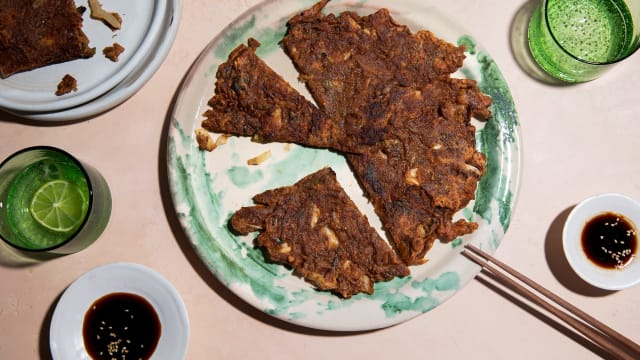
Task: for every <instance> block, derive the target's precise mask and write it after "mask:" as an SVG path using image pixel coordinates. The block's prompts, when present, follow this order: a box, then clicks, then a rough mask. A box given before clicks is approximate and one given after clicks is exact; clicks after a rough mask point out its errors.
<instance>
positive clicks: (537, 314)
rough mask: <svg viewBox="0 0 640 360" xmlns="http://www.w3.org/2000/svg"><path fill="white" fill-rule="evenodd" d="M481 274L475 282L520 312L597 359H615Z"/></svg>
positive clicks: (494, 279)
mask: <svg viewBox="0 0 640 360" xmlns="http://www.w3.org/2000/svg"><path fill="white" fill-rule="evenodd" d="M481 274H482V275H483V276H476V280H477V281H478V282H480V283H481V284H483V285H484V286H486V287H487V288H489V289H491V290H492V291H494V292H495V293H496V294H498V295H500V296H502V297H503V298H505V299H506V300H508V301H509V302H511V303H512V304H515V305H516V306H518V307H519V308H521V309H522V310H524V311H526V312H527V313H529V314H530V315H531V316H533V317H535V318H536V319H538V320H540V321H541V322H543V323H545V324H547V325H548V326H549V327H551V328H552V329H554V330H556V331H558V332H559V333H561V334H562V335H564V336H566V337H568V338H569V339H571V340H573V341H574V342H576V343H577V344H579V345H580V346H583V347H584V348H586V349H588V350H589V351H591V352H592V353H594V354H595V355H597V356H598V357H600V358H602V359H606V360H613V359H616V357H615V356H613V355H611V354H610V353H609V352H607V351H606V350H604V349H603V348H601V347H599V346H598V345H596V344H594V343H593V342H591V341H590V340H588V339H587V338H585V337H584V336H582V335H581V334H579V333H578V332H576V331H575V330H573V328H571V327H570V326H567V325H564V323H562V322H560V321H559V320H556V318H554V317H552V316H550V315H548V314H547V313H546V312H544V311H542V310H540V308H538V307H536V306H534V305H532V304H531V303H530V302H528V301H525V300H523V298H522V297H520V296H517V295H514V293H513V292H511V291H509V290H507V289H505V287H504V286H503V285H500V284H501V280H499V279H497V278H496V277H495V276H494V275H493V274H492V273H491V272H489V271H486V270H482V271H481Z"/></svg>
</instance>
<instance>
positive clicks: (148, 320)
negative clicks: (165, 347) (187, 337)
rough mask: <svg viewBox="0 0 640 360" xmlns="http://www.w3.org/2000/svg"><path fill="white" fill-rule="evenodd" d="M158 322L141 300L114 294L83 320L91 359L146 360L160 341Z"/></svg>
mask: <svg viewBox="0 0 640 360" xmlns="http://www.w3.org/2000/svg"><path fill="white" fill-rule="evenodd" d="M160 333H161V325H160V319H159V318H158V315H157V313H156V311H155V309H154V308H153V306H152V305H151V304H150V303H149V302H148V301H147V300H146V299H145V298H143V297H142V296H139V295H136V294H132V293H124V292H116V293H111V294H107V295H105V296H103V297H101V298H99V299H98V300H96V301H95V302H94V303H93V304H91V306H90V307H89V309H88V310H87V312H86V314H85V316H84V322H83V326H82V336H83V339H84V346H85V349H86V350H87V353H89V356H91V358H92V359H96V360H98V359H113V358H116V359H149V358H150V357H151V355H152V354H153V352H154V350H155V348H156V346H157V345H158V340H159V339H160Z"/></svg>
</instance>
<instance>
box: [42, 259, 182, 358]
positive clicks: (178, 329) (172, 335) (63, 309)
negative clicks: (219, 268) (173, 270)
mask: <svg viewBox="0 0 640 360" xmlns="http://www.w3.org/2000/svg"><path fill="white" fill-rule="evenodd" d="M114 292H126V293H133V294H136V295H139V296H142V297H143V298H145V299H146V300H147V301H148V302H149V303H150V304H151V305H152V306H153V308H154V309H155V310H156V313H157V314H158V317H159V318H160V325H161V334H160V340H159V341H158V345H157V347H156V350H155V351H154V353H153V355H152V357H151V359H152V360H179V359H184V357H185V354H186V352H187V345H188V342H189V319H188V316H187V310H186V308H185V306H184V303H183V301H182V298H181V297H180V295H179V294H178V292H177V291H176V289H175V288H174V287H173V285H171V283H169V282H168V281H167V280H166V279H165V278H164V277H162V275H160V274H158V273H157V272H155V271H153V270H151V269H149V268H147V267H144V266H142V265H138V264H131V263H114V264H108V265H103V266H100V267H98V268H95V269H93V270H91V271H89V272H87V273H86V274H84V275H82V276H81V277H79V278H78V279H77V280H76V281H74V282H73V283H72V284H71V285H70V286H69V287H68V288H67V290H65V292H64V293H63V294H62V297H61V298H60V301H59V302H58V304H57V306H56V308H55V310H54V313H53V317H52V319H51V328H50V333H49V343H50V348H51V355H52V357H53V359H54V360H58V359H61V360H66V359H77V360H90V359H91V358H90V357H89V354H88V353H87V351H86V350H85V347H84V342H83V338H82V324H83V320H84V315H85V313H86V311H87V310H88V309H89V307H90V306H91V304H93V303H94V302H95V301H96V300H98V299H99V298H101V297H103V296H105V295H107V294H110V293H114Z"/></svg>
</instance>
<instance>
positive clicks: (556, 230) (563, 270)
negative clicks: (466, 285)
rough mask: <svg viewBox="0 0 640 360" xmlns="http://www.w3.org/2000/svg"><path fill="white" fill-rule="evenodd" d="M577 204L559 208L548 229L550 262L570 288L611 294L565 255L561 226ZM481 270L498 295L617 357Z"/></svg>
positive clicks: (600, 351)
mask: <svg viewBox="0 0 640 360" xmlns="http://www.w3.org/2000/svg"><path fill="white" fill-rule="evenodd" d="M574 207H575V206H570V207H568V208H567V209H565V210H563V211H562V212H560V213H559V214H558V215H557V216H556V217H555V219H554V220H553V221H552V223H551V225H550V226H549V229H548V230H547V234H546V238H545V243H544V252H545V258H546V261H547V264H548V266H549V268H550V270H551V272H552V273H553V275H554V276H555V277H556V279H557V280H558V281H559V282H560V283H561V284H562V285H563V286H564V287H566V288H567V289H569V290H570V291H573V292H575V293H578V294H581V295H584V296H589V297H600V296H606V295H609V294H611V293H613V292H612V291H608V290H603V289H599V288H596V287H594V286H592V285H591V284H589V283H587V282H586V281H584V280H582V279H581V278H580V277H579V276H578V274H576V273H575V272H574V271H573V269H572V268H571V266H570V265H569V262H568V261H567V259H566V257H565V255H564V251H563V248H562V230H563V227H564V223H565V221H566V220H567V217H568V216H569V214H570V213H571V210H573V208H574ZM481 274H482V276H477V277H476V280H478V281H479V282H480V283H482V284H483V285H485V286H486V287H488V288H490V289H491V290H492V291H494V292H496V293H497V294H498V295H500V296H502V297H503V298H505V299H507V300H508V301H510V302H511V303H513V304H515V305H516V306H518V307H519V308H521V309H523V310H524V311H526V312H528V313H529V314H531V315H532V316H534V317H535V318H537V319H538V320H540V321H542V322H544V323H545V324H547V325H548V326H550V327H551V328H553V329H555V330H556V331H558V332H559V333H561V334H563V335H565V336H567V337H568V338H570V339H571V340H573V341H575V342H576V343H578V344H580V345H581V346H583V347H585V348H587V349H589V350H590V351H591V352H593V353H594V354H596V355H597V356H599V357H601V358H603V359H614V358H615V357H614V356H613V355H611V354H609V353H608V352H607V351H606V350H604V349H602V348H601V347H599V346H598V345H596V344H594V343H593V342H591V341H590V340H588V339H587V338H585V337H584V336H582V335H581V334H579V333H578V332H576V331H575V330H573V328H571V327H570V326H567V325H565V324H564V323H563V322H561V321H560V320H557V319H556V318H555V317H553V316H551V315H549V314H548V313H547V312H545V311H543V310H541V309H540V308H539V307H537V306H535V305H533V304H532V303H531V302H529V301H526V300H524V299H523V298H522V297H521V296H519V295H516V292H517V291H515V290H514V289H512V288H509V287H505V286H504V285H502V281H501V280H500V279H498V278H497V277H496V276H495V275H493V274H492V273H491V272H490V271H486V270H482V271H481ZM525 275H526V274H525Z"/></svg>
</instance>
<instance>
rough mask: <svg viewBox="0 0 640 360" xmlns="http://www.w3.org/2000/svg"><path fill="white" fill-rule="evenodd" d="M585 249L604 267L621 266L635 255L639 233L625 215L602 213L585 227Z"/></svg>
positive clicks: (590, 256)
mask: <svg viewBox="0 0 640 360" xmlns="http://www.w3.org/2000/svg"><path fill="white" fill-rule="evenodd" d="M581 238H582V239H581V240H582V249H583V250H584V253H585V254H586V255H587V257H588V258H589V260H591V262H593V263H594V264H596V265H598V266H600V267H602V268H605V269H622V268H623V267H625V266H626V265H627V264H629V263H630V262H631V260H632V259H633V258H634V257H635V255H636V252H637V249H638V234H637V233H636V229H635V227H634V225H633V223H632V222H631V221H630V220H628V219H627V218H625V217H624V216H623V215H620V214H616V213H613V212H606V213H602V214H600V215H598V216H596V217H594V218H592V219H591V220H589V221H588V222H587V224H586V225H585V227H584V228H583V230H582V236H581Z"/></svg>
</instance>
